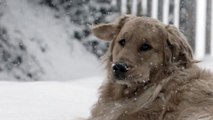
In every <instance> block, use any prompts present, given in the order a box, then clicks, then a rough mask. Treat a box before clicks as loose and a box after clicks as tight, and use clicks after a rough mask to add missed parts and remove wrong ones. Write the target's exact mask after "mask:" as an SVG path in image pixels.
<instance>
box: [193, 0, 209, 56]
mask: <svg viewBox="0 0 213 120" xmlns="http://www.w3.org/2000/svg"><path fill="white" fill-rule="evenodd" d="M206 1H207V0H196V2H197V3H196V13H197V15H196V35H195V57H196V58H197V59H202V58H203V57H204V56H205V43H206V42H205V41H206V39H205V38H206V3H207V2H206Z"/></svg>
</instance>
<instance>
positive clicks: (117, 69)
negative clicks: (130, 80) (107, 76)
mask: <svg viewBox="0 0 213 120" xmlns="http://www.w3.org/2000/svg"><path fill="white" fill-rule="evenodd" d="M112 70H113V72H114V75H115V76H116V77H117V78H119V79H121V78H122V79H123V76H124V74H125V73H126V72H127V71H128V66H127V64H125V63H116V64H113V65H112Z"/></svg>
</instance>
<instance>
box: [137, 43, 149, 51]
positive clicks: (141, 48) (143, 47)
mask: <svg viewBox="0 0 213 120" xmlns="http://www.w3.org/2000/svg"><path fill="white" fill-rule="evenodd" d="M151 49H152V47H151V46H150V45H149V44H147V43H144V44H143V45H142V46H141V47H140V51H148V50H151Z"/></svg>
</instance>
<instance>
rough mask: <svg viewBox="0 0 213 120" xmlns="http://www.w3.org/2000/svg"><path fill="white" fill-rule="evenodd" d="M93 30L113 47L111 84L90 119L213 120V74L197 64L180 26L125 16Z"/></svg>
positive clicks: (106, 85)
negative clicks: (178, 27) (179, 28)
mask: <svg viewBox="0 0 213 120" xmlns="http://www.w3.org/2000/svg"><path fill="white" fill-rule="evenodd" d="M92 31H93V33H94V34H95V36H97V37H98V38H100V39H102V40H106V41H111V45H110V47H109V50H108V52H107V53H106V55H105V62H106V69H107V72H108V76H107V80H106V82H105V83H104V84H103V85H102V86H101V88H100V97H99V100H98V102H97V103H96V104H95V105H94V107H93V109H92V111H91V117H90V118H88V120H197V119H199V120H200V119H203V120H204V119H205V120H210V119H211V120H212V119H213V75H212V73H211V72H209V71H206V70H202V69H201V68H199V67H198V66H197V65H196V63H197V61H195V60H194V58H193V54H192V50H191V47H190V46H189V44H188V42H187V40H186V38H185V37H184V35H183V34H182V33H181V32H180V31H179V30H178V29H177V28H176V27H174V26H173V25H165V24H163V23H161V22H160V21H158V20H155V19H152V18H148V17H136V16H128V15H126V16H122V17H120V18H119V19H117V20H116V21H114V22H112V23H108V24H100V25H95V26H93V28H92Z"/></svg>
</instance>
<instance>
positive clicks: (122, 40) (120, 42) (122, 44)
mask: <svg viewBox="0 0 213 120" xmlns="http://www.w3.org/2000/svg"><path fill="white" fill-rule="evenodd" d="M118 43H119V44H120V45H121V46H124V45H125V44H126V40H125V39H121V40H120V41H119V42H118Z"/></svg>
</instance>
